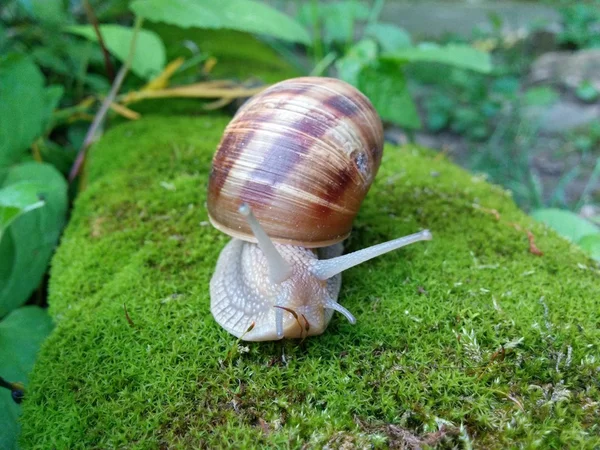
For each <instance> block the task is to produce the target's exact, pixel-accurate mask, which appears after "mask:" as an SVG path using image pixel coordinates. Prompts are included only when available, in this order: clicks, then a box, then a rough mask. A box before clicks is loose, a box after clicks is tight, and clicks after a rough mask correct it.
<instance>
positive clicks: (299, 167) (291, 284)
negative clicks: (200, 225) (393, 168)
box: [207, 77, 431, 341]
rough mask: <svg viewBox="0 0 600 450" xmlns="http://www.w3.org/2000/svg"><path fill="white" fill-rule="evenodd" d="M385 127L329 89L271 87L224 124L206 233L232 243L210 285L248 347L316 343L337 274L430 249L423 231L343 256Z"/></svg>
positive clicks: (350, 95)
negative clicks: (403, 251)
mask: <svg viewBox="0 0 600 450" xmlns="http://www.w3.org/2000/svg"><path fill="white" fill-rule="evenodd" d="M382 153H383V126H382V123H381V119H380V118H379V116H378V115H377V112H376V111H375V109H374V107H373V106H372V104H371V102H370V101H369V100H368V99H367V97H365V96H364V95H363V94H362V93H360V92H359V91H358V90H357V89H355V88H354V87H353V86H351V85H349V84H347V83H345V82H343V81H340V80H337V79H333V78H319V77H301V78H293V79H289V80H286V81H282V82H280V83H277V84H274V85H272V86H271V87H269V88H267V89H266V90H264V91H262V92H261V93H259V94H257V95H255V96H254V97H252V98H251V99H250V100H249V101H248V102H246V103H245V104H244V105H243V106H242V107H241V108H240V109H239V110H238V112H237V113H236V115H235V116H234V117H233V119H232V120H231V122H230V123H229V124H228V125H227V127H226V129H225V131H224V134H223V137H222V139H221V142H220V143H219V146H218V148H217V151H216V153H215V155H214V157H213V161H212V169H211V173H210V179H209V183H208V200H207V207H208V214H209V219H210V222H211V223H212V225H213V226H214V227H215V228H217V229H218V230H220V231H222V232H224V233H226V234H228V235H230V236H231V237H232V238H233V239H232V240H231V241H230V242H229V243H228V244H226V246H225V247H224V249H223V250H222V252H221V254H220V255H219V258H218V261H217V265H216V268H215V272H214V274H213V277H212V279H211V282H210V298H211V304H210V308H211V313H212V315H213V316H214V318H215V320H216V321H217V323H218V324H219V325H221V326H222V327H223V328H224V329H225V330H227V331H228V332H229V333H231V334H233V335H234V336H236V337H238V338H241V339H243V340H247V341H268V340H278V339H282V338H284V337H286V338H305V337H307V336H314V335H318V334H321V333H323V332H324V330H325V328H326V327H327V325H328V323H329V321H330V320H331V317H332V315H333V312H334V311H338V312H339V313H341V314H342V315H344V316H345V317H346V318H347V319H348V320H349V321H350V322H351V323H353V324H354V323H355V322H356V319H355V318H354V316H353V315H352V314H351V313H350V311H348V310H347V309H346V308H344V307H343V306H342V305H340V304H339V303H338V301H337V297H338V294H339V291H340V286H341V272H342V271H344V270H346V269H348V268H350V267H353V266H356V265H357V264H360V263H362V262H364V261H367V260H369V259H371V258H374V257H376V256H379V255H381V254H384V253H387V252H389V251H392V250H395V249H397V248H400V247H403V246H405V245H408V244H411V243H414V242H417V241H423V240H430V239H431V233H430V232H429V231H428V230H424V231H421V232H418V233H415V234H412V235H410V236H405V237H401V238H399V239H395V240H392V241H389V242H385V243H382V244H378V245H375V246H373V247H369V248H366V249H363V250H359V251H356V252H354V253H350V254H346V255H342V252H343V246H342V241H343V240H344V239H346V238H347V237H348V235H349V234H350V231H351V228H352V222H353V221H354V218H355V216H356V215H357V213H358V210H359V208H360V205H361V203H362V201H363V199H364V197H365V195H366V194H367V192H368V190H369V188H370V186H371V183H372V182H373V179H374V177H375V175H376V173H377V170H378V168H379V165H380V162H381V157H382Z"/></svg>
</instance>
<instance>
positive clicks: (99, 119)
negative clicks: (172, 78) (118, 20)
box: [69, 17, 143, 182]
mask: <svg viewBox="0 0 600 450" xmlns="http://www.w3.org/2000/svg"><path fill="white" fill-rule="evenodd" d="M142 23H143V19H142V18H141V17H136V19H135V27H134V32H133V38H132V39H131V44H130V47H129V54H128V55H127V59H126V60H125V63H124V64H123V66H121V69H120V70H119V73H117V76H116V77H115V80H114V81H113V84H112V87H111V88H110V92H109V93H108V95H107V96H106V98H105V99H104V101H103V102H102V105H101V106H100V109H99V110H98V112H97V113H96V115H95V116H94V120H93V122H92V125H91V126H90V128H89V129H88V132H87V134H86V135H85V139H84V141H83V144H82V145H81V148H80V149H79V153H78V154H77V158H76V159H75V162H74V163H73V166H72V167H71V171H70V172H69V182H73V180H74V179H75V178H76V177H77V175H78V174H79V171H80V169H81V166H82V165H83V162H84V161H85V155H86V153H87V149H88V148H89V146H90V145H92V143H93V142H94V139H95V136H96V133H97V131H98V129H99V128H100V126H101V125H102V123H103V122H104V118H105V117H106V113H107V112H108V110H109V108H110V105H111V103H112V102H113V101H114V100H115V97H116V96H117V93H118V92H119V89H120V88H121V85H122V84H123V80H125V76H126V75H127V72H128V71H129V66H130V65H131V61H132V60H133V56H134V55H135V44H136V41H137V36H138V33H139V31H140V28H142Z"/></svg>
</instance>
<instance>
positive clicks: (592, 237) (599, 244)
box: [577, 233, 600, 261]
mask: <svg viewBox="0 0 600 450" xmlns="http://www.w3.org/2000/svg"><path fill="white" fill-rule="evenodd" d="M577 245H579V246H580V247H581V248H583V249H584V250H585V251H586V252H588V253H589V254H590V256H591V257H592V258H594V259H595V260H596V261H600V233H596V234H588V235H587V236H584V237H582V238H581V239H580V240H579V241H578V242H577Z"/></svg>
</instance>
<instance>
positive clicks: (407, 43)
mask: <svg viewBox="0 0 600 450" xmlns="http://www.w3.org/2000/svg"><path fill="white" fill-rule="evenodd" d="M365 35H366V36H371V37H372V38H375V39H376V40H377V42H379V44H380V45H381V48H382V49H383V51H385V52H393V51H395V50H400V49H403V48H407V47H411V46H412V39H411V37H410V34H409V33H408V32H407V31H406V30H405V29H404V28H400V27H399V26H397V25H394V24H391V23H374V24H371V25H369V26H367V28H366V30H365Z"/></svg>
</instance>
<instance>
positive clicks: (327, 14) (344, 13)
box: [321, 1, 369, 44]
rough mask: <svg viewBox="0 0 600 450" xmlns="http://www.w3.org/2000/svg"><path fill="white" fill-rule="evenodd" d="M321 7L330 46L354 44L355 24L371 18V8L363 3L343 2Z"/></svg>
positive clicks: (326, 37)
mask: <svg viewBox="0 0 600 450" xmlns="http://www.w3.org/2000/svg"><path fill="white" fill-rule="evenodd" d="M321 7H322V15H323V17H322V20H323V24H324V27H325V32H324V38H325V41H326V42H327V43H329V44H331V43H333V42H340V43H343V42H352V40H353V38H354V26H355V22H356V21H358V20H366V19H367V18H368V17H369V8H368V6H367V5H365V4H364V3H362V2H357V1H341V2H334V3H325V4H322V5H321Z"/></svg>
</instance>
